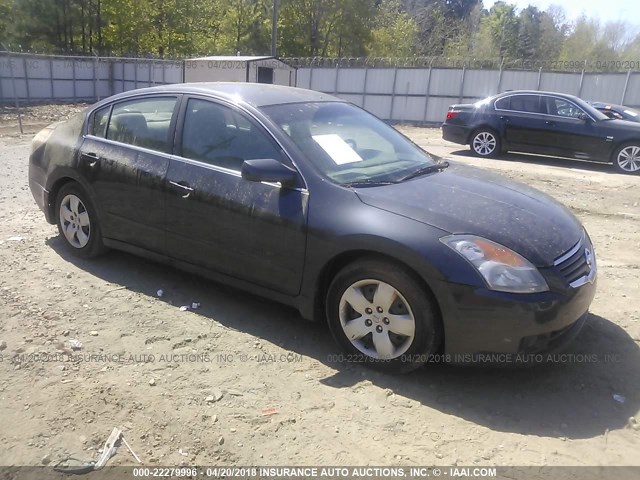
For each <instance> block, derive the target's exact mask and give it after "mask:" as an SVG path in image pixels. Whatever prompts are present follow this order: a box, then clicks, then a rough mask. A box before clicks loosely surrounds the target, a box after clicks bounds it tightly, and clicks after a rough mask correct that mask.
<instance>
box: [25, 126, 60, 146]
mask: <svg viewBox="0 0 640 480" xmlns="http://www.w3.org/2000/svg"><path fill="white" fill-rule="evenodd" d="M55 128H56V124H52V125H49V126H48V127H45V128H43V129H42V130H40V131H39V132H38V133H37V134H36V136H35V137H33V140H31V151H32V152H34V151H35V150H36V149H38V148H39V147H40V146H41V145H42V144H43V143H46V141H47V140H49V137H50V136H51V134H52V133H53V131H54V130H55Z"/></svg>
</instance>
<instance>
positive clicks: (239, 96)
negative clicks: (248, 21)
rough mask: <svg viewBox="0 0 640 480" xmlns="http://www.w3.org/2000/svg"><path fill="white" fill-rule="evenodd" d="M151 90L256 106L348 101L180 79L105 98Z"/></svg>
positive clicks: (257, 86) (262, 87) (297, 91)
mask: <svg viewBox="0 0 640 480" xmlns="http://www.w3.org/2000/svg"><path fill="white" fill-rule="evenodd" d="M148 93H183V94H205V95H213V96H215V97H218V98H223V99H226V100H229V101H231V102H234V103H239V102H245V103H247V104H249V105H252V106H254V107H263V106H266V105H280V104H285V103H306V102H344V100H342V99H340V98H337V97H334V96H332V95H327V94H326V93H322V92H316V91H313V90H306V89H304V88H296V87H285V86H282V85H269V84H264V83H243V82H202V83H176V84H171V85H161V86H156V87H149V88H141V89H137V90H129V91H127V92H123V93H120V94H118V95H115V96H113V97H109V98H107V99H105V101H104V103H109V102H110V101H113V100H120V99H124V98H127V97H130V96H133V95H141V94H148Z"/></svg>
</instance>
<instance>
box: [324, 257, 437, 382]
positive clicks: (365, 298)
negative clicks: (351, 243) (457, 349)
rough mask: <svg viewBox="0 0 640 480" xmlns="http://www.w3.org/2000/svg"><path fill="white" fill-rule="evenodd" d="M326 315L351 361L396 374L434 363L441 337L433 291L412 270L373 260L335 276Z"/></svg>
mask: <svg viewBox="0 0 640 480" xmlns="http://www.w3.org/2000/svg"><path fill="white" fill-rule="evenodd" d="M327 319H328V322H329V327H330V329H331V332H332V334H333V336H334V338H335V339H336V341H337V342H338V344H339V345H340V346H341V347H342V348H343V349H344V350H345V352H347V356H346V357H345V358H346V360H347V361H353V362H355V363H365V364H366V365H367V366H370V367H374V368H377V369H380V370H385V371H389V372H394V373H404V372H409V371H411V370H414V369H416V368H418V367H420V366H422V365H424V364H425V363H427V362H429V361H430V355H432V354H433V353H435V352H436V351H437V349H438V348H439V346H440V343H441V338H442V333H441V327H440V321H439V319H438V318H437V315H436V309H435V307H434V304H433V302H432V300H431V295H430V294H429V292H425V290H424V288H423V287H422V285H420V284H419V283H418V282H417V281H416V279H415V278H414V276H413V275H412V274H411V273H410V272H408V271H407V270H405V269H403V268H401V267H399V266H397V265H395V264H393V263H390V262H383V261H378V260H373V259H371V260H361V261H357V262H354V263H352V264H350V265H347V266H346V267H345V268H343V269H342V270H341V271H340V272H339V273H338V274H337V275H336V276H335V278H334V279H333V281H332V282H331V285H330V286H329V292H328V295H327Z"/></svg>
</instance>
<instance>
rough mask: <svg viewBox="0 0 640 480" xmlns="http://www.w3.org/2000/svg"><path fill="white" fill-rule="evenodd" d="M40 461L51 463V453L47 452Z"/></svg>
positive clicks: (44, 463) (45, 463)
mask: <svg viewBox="0 0 640 480" xmlns="http://www.w3.org/2000/svg"><path fill="white" fill-rule="evenodd" d="M40 462H41V463H42V464H43V465H49V464H50V463H51V457H50V456H49V454H47V455H45V456H44V457H42V460H40Z"/></svg>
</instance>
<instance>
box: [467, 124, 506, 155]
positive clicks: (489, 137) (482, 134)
mask: <svg viewBox="0 0 640 480" xmlns="http://www.w3.org/2000/svg"><path fill="white" fill-rule="evenodd" d="M469 146H470V147H471V153H473V154H474V155H475V156H476V157H486V158H491V157H496V156H497V155H498V154H499V153H500V152H501V151H502V145H501V143H500V138H499V137H498V134H496V133H495V132H494V131H493V130H488V129H480V130H476V131H475V132H473V135H471V141H470V142H469Z"/></svg>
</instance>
